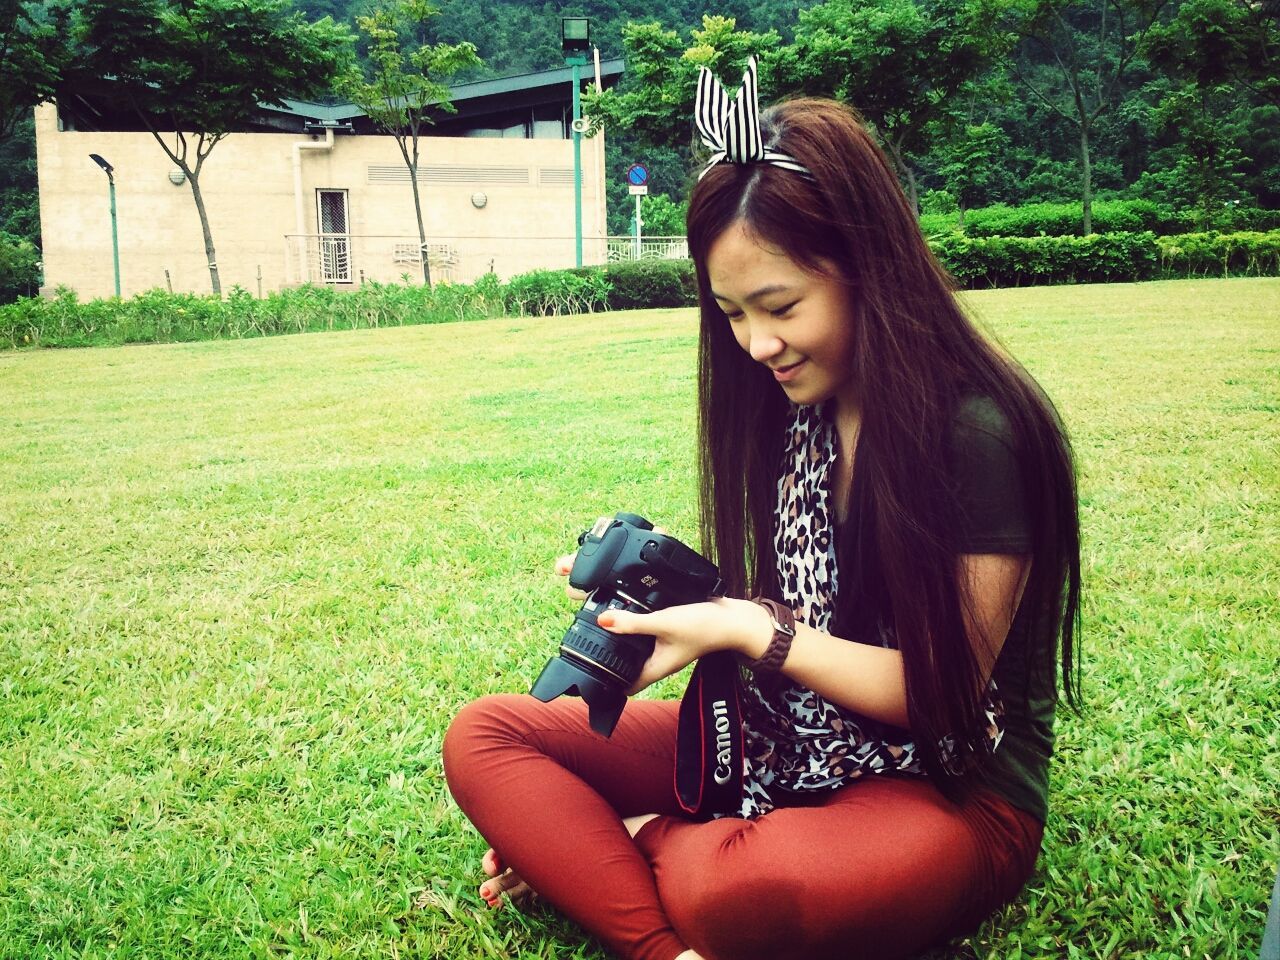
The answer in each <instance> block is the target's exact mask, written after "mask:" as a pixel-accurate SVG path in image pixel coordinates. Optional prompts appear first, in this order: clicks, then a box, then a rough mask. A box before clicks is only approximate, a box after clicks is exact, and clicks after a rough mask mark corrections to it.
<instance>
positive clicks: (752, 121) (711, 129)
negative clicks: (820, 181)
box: [693, 56, 813, 180]
mask: <svg viewBox="0 0 1280 960" xmlns="http://www.w3.org/2000/svg"><path fill="white" fill-rule="evenodd" d="M756 72H757V68H756V58H755V57H754V56H752V57H751V59H750V60H748V61H747V71H746V73H744V74H743V75H742V86H740V87H739V88H738V92H737V93H736V94H735V95H734V98H733V100H732V101H730V100H729V95H728V94H727V93H725V89H724V87H722V86H721V85H720V81H719V80H717V79H716V77H715V74H713V73H712V72H711V71H710V70H708V69H707V68H706V67H699V68H698V97H697V100H696V101H695V102H694V108H693V109H694V122H695V123H696V124H697V127H698V133H699V134H701V136H702V142H703V143H705V144H706V145H707V146H708V147H709V148H710V149H711V151H712V157H711V159H710V160H708V161H707V165H706V166H705V167H704V168H703V170H702V172H701V173H700V174H698V179H699V180H701V179H702V178H703V177H705V176H706V175H707V171H708V170H710V169H711V168H712V167H714V166H715V165H716V164H717V163H726V162H727V163H756V162H759V163H772V164H773V165H774V166H776V167H782V168H783V169H785V170H794V171H795V172H796V173H801V174H804V175H805V176H806V177H810V178H812V176H813V174H811V173H810V172H809V171H808V170H806V169H805V168H804V167H802V166H801V165H800V164H799V163H797V162H796V159H795V157H791V156H788V155H787V154H785V153H780V152H779V151H777V150H770V149H768V148H767V147H765V145H764V137H763V136H762V135H761V133H760V95H759V92H758V89H757V83H756Z"/></svg>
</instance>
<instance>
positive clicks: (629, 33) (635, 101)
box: [582, 16, 779, 152]
mask: <svg viewBox="0 0 1280 960" xmlns="http://www.w3.org/2000/svg"><path fill="white" fill-rule="evenodd" d="M736 27H737V24H736V21H734V20H733V19H732V18H729V17H712V16H704V17H703V18H702V28H701V29H697V28H695V29H693V30H691V31H689V35H690V44H689V46H688V47H685V46H684V45H683V44H682V43H681V41H680V39H679V36H678V35H677V33H676V31H674V30H665V29H663V27H662V26H661V24H657V23H633V24H628V25H627V26H626V27H624V28H623V31H622V43H623V48H624V50H625V51H626V58H627V72H626V74H625V76H624V78H623V81H622V84H621V85H620V86H619V88H618V89H616V90H604V91H601V92H599V93H596V92H595V91H589V92H587V93H584V94H583V100H582V104H583V107H582V109H583V113H584V114H585V115H587V116H589V117H590V118H591V121H592V130H593V132H594V131H595V130H597V129H599V127H600V126H601V125H602V124H605V123H607V124H608V125H609V126H611V127H612V128H619V129H624V130H627V131H629V132H630V133H631V134H632V135H634V136H635V137H637V138H639V139H640V140H642V141H643V142H646V143H650V144H653V145H655V146H663V145H665V146H671V145H673V144H678V143H681V142H683V141H688V142H689V144H690V145H691V147H692V148H693V150H694V151H695V152H697V151H698V150H699V149H701V147H700V141H699V140H698V135H697V132H696V131H695V130H694V125H693V101H694V97H695V95H696V93H697V86H698V68H699V67H701V66H706V67H708V68H710V69H711V70H712V72H714V73H716V74H717V75H718V76H719V77H720V79H721V80H722V81H723V82H724V83H725V85H726V89H729V90H732V89H733V88H735V87H737V85H738V84H739V83H741V82H742V70H743V68H744V67H745V66H746V62H747V59H748V58H749V57H750V56H752V55H753V54H754V55H756V56H758V57H759V58H760V77H761V79H760V86H761V89H763V90H769V91H773V92H775V93H777V92H779V91H777V90H776V88H775V87H774V86H773V84H772V83H771V82H770V78H771V70H770V69H769V68H767V67H766V64H767V63H768V62H770V61H768V60H767V57H768V54H769V52H770V51H772V50H774V49H776V48H777V45H778V43H779V38H778V35H777V33H775V32H774V31H772V30H770V31H769V32H768V33H750V32H747V31H739V30H737V28H736ZM735 71H736V75H735Z"/></svg>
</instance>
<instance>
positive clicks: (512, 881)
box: [480, 813, 701, 960]
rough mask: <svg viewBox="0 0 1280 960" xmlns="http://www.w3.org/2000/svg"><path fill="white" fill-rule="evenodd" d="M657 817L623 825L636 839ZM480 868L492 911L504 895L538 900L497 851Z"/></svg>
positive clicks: (651, 815)
mask: <svg viewBox="0 0 1280 960" xmlns="http://www.w3.org/2000/svg"><path fill="white" fill-rule="evenodd" d="M657 816H658V815H657V814H656V813H646V814H643V815H641V816H638V817H627V818H625V819H624V820H623V821H622V825H623V826H624V827H626V828H627V833H628V834H630V835H631V836H632V837H634V836H635V835H636V834H637V833H639V832H640V828H641V827H643V826H644V825H645V824H646V823H648V822H649V821H650V820H653V819H654V818H655V817H657ZM480 866H481V867H482V868H483V869H484V874H485V876H486V877H488V878H489V879H488V880H486V881H485V882H484V883H482V884H480V896H481V897H483V898H484V901H485V903H487V904H489V908H490V909H491V910H496V909H497V908H498V907H500V906H502V895H503V894H504V893H505V894H506V895H507V899H508V900H510V901H511V902H512V903H513V904H514V905H515V906H518V907H519V906H525V905H526V904H529V903H533V902H534V901H536V900H537V899H538V893H537V891H535V890H534V889H533V888H531V887H530V886H529V885H528V884H527V883H525V882H524V881H523V880H521V879H520V875H519V874H518V873H516V872H515V871H514V870H512V869H511V868H510V867H503V865H502V861H501V860H500V859H499V858H498V853H497V851H496V850H494V849H493V848H492V847H490V848H489V850H488V852H487V853H485V855H484V858H483V859H482V860H481V861H480ZM677 960H701V958H699V957H698V956H697V955H696V954H694V955H693V956H690V957H686V956H684V955H683V954H682V955H681V956H680V957H678V958H677Z"/></svg>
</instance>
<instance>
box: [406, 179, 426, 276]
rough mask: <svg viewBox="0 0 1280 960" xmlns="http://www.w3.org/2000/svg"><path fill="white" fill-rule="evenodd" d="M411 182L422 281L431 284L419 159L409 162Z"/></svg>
mask: <svg viewBox="0 0 1280 960" xmlns="http://www.w3.org/2000/svg"><path fill="white" fill-rule="evenodd" d="M409 182H410V183H411V184H412V185H413V212H414V214H415V215H416V216H417V218H418V250H419V251H421V253H422V282H423V283H424V284H426V285H427V286H428V287H430V286H431V264H429V263H428V262H427V228H426V226H425V225H424V224H423V222H422V200H421V198H420V197H419V196H418V161H417V158H416V157H415V158H414V160H413V161H412V162H411V163H410V164H409Z"/></svg>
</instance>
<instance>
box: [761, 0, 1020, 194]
mask: <svg viewBox="0 0 1280 960" xmlns="http://www.w3.org/2000/svg"><path fill="white" fill-rule="evenodd" d="M996 2H997V0H928V2H924V0H857V2H855V0H828V2H826V3H823V4H819V5H818V6H815V7H812V8H810V9H809V10H804V11H801V13H800V25H799V26H798V27H797V28H796V39H795V43H794V45H793V46H792V47H790V48H785V49H783V50H780V51H779V52H778V54H777V58H776V64H777V66H776V70H777V78H778V82H779V83H780V84H781V86H782V87H784V88H785V89H788V90H795V91H797V92H802V93H805V94H810V95H820V96H833V97H835V98H837V99H839V100H843V101H844V102H846V103H849V104H851V105H852V106H854V107H855V108H857V110H858V111H859V112H860V113H861V114H862V115H863V116H864V117H865V118H866V119H867V120H868V121H869V122H870V123H871V124H872V125H873V126H874V127H875V129H876V132H877V134H878V135H879V137H880V141H881V143H882V144H883V146H884V148H885V152H886V153H887V154H888V156H889V160H890V162H891V163H892V164H893V165H894V167H895V168H896V170H897V173H898V176H899V178H900V179H901V180H902V183H903V185H904V187H905V188H906V192H907V195H908V197H909V198H910V200H911V203H912V206H913V207H914V208H915V209H917V210H919V206H920V204H919V190H918V187H917V184H916V174H915V165H914V163H913V156H914V155H916V154H919V153H920V152H922V151H923V150H924V149H925V147H926V146H927V142H928V135H927V133H928V131H929V129H930V128H931V127H932V126H937V125H939V124H943V125H945V124H947V123H949V122H954V118H955V117H956V116H957V115H958V114H959V112H960V107H961V105H962V104H963V103H964V100H965V98H964V97H963V96H962V94H963V93H964V92H965V91H966V89H967V87H968V86H969V85H970V84H971V83H972V82H973V81H974V80H975V79H976V78H977V77H978V76H979V75H981V74H982V73H983V72H984V71H985V70H987V69H988V68H989V67H990V66H991V64H992V63H993V62H994V61H995V60H996V59H997V58H998V57H1000V56H1001V55H1002V54H1003V53H1004V52H1005V51H1006V50H1008V49H1009V47H1010V46H1011V45H1012V43H1013V37H1012V35H1011V34H1010V33H1009V32H1008V31H1007V30H1005V29H1002V28H1001V27H1000V26H999V19H1000V18H999V17H998V16H997V7H996Z"/></svg>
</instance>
